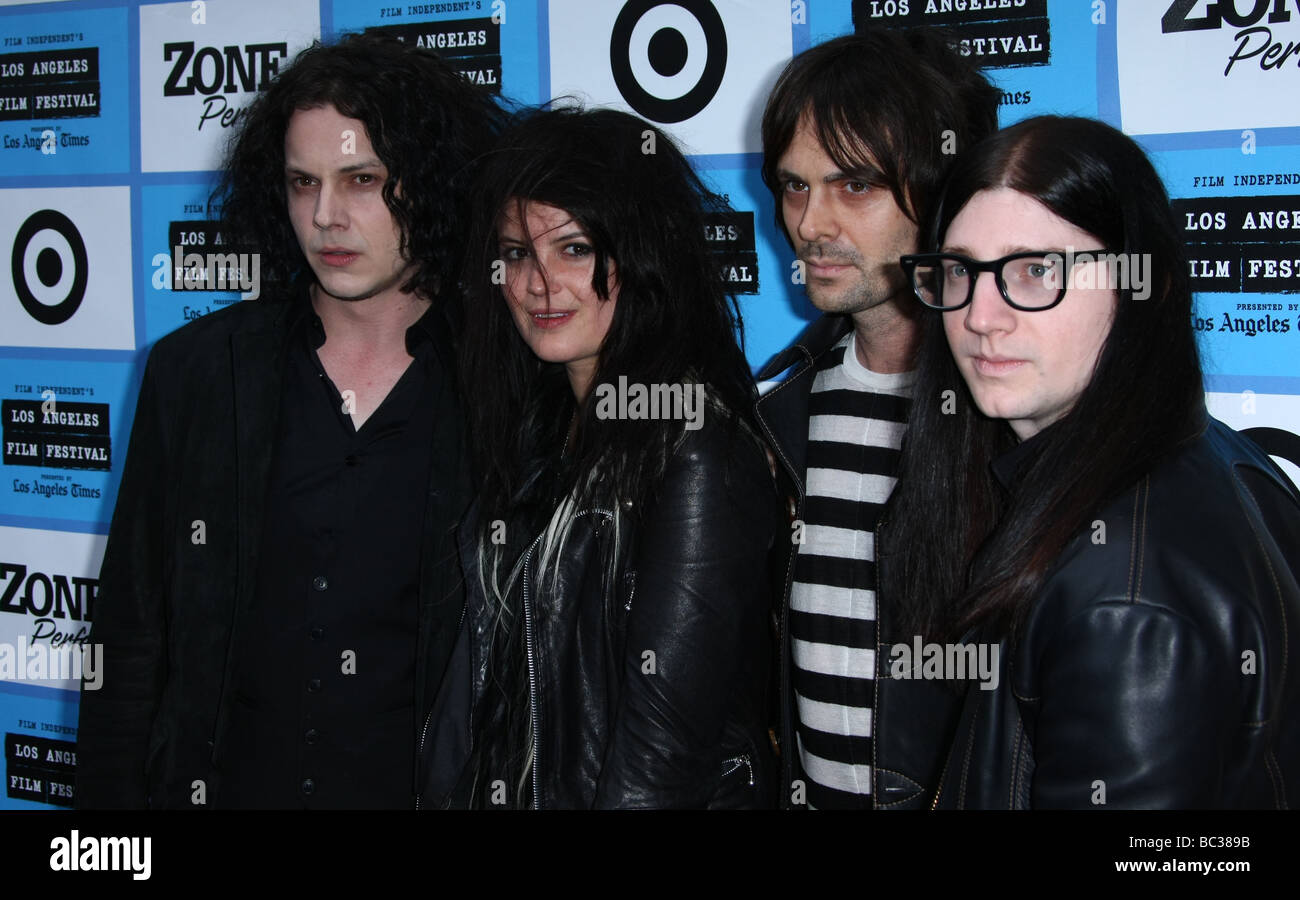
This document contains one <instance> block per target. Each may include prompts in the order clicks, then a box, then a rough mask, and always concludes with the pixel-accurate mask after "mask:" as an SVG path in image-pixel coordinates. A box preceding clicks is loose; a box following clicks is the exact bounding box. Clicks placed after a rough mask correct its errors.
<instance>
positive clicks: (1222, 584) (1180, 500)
mask: <svg viewBox="0 0 1300 900" xmlns="http://www.w3.org/2000/svg"><path fill="white" fill-rule="evenodd" d="M1026 443H1027V444H1028V443H1032V441H1031V442H1026ZM1027 450H1028V448H1026V445H1025V444H1022V445H1021V446H1020V447H1018V448H1017V451H1021V452H1027ZM1016 455H1017V452H1016V451H1012V454H1009V456H1011V457H1012V459H1011V460H1009V461H1008V460H1006V458H1005V457H1004V458H1003V459H1000V460H999V461H998V463H996V464H995V472H996V473H997V474H998V476H999V478H1001V479H1002V480H1003V481H1004V483H1006V481H1007V479H1008V478H1010V477H1014V476H1013V474H1012V473H1013V471H1014V469H1015V462H1016V460H1015V456H1016ZM1097 522H1100V523H1102V525H1103V526H1104V532H1103V531H1102V530H1101V529H1100V528H1099V527H1098V526H1097V525H1096V524H1095V523H1094V525H1093V527H1092V528H1091V529H1088V530H1087V531H1085V533H1083V534H1080V535H1079V536H1078V537H1077V538H1076V539H1075V540H1074V541H1073V542H1072V543H1071V544H1070V545H1068V546H1067V548H1066V549H1065V551H1064V552H1063V553H1062V554H1061V557H1060V559H1059V560H1058V561H1057V563H1056V564H1055V566H1054V569H1053V572H1052V573H1051V574H1050V575H1049V577H1048V580H1047V582H1046V584H1045V586H1044V588H1043V591H1042V593H1041V594H1040V596H1039V597H1038V598H1037V599H1036V601H1035V603H1034V606H1033V608H1032V610H1031V612H1030V613H1029V616H1028V619H1027V622H1026V624H1025V626H1024V628H1023V629H1022V630H1021V631H1019V632H1018V635H1019V639H1018V640H1017V641H1015V642H1012V641H1003V642H1001V644H1000V650H1001V653H1000V663H1001V665H1000V673H999V682H998V687H997V688H996V689H995V690H980V689H979V688H978V686H977V685H975V684H972V685H970V686H969V689H968V691H967V693H966V701H965V706H964V709H963V711H962V714H961V721H960V725H959V728H958V732H957V735H956V737H955V739H953V740H952V741H951V751H950V754H949V758H948V760H947V763H946V769H945V773H944V776H943V779H942V785H941V788H940V790H939V792H938V794H937V796H936V797H935V799H934V804H935V805H936V806H938V807H944V808H946V807H968V808H1001V809H1006V808H1014V809H1023V808H1030V807H1041V808H1045V807H1058V808H1059V807H1076V808H1106V807H1110V808H1115V807H1124V808H1133V807H1138V808H1277V809H1285V808H1289V807H1290V806H1292V805H1294V804H1295V803H1297V802H1298V801H1300V688H1298V684H1300V677H1298V676H1300V669H1298V668H1297V665H1296V661H1295V660H1293V659H1291V653H1292V651H1295V650H1297V649H1298V648H1300V585H1298V583H1297V582H1298V579H1300V495H1297V493H1296V489H1295V488H1294V487H1293V486H1292V485H1291V484H1290V482H1289V481H1288V480H1287V479H1286V477H1285V476H1284V475H1282V474H1281V473H1280V472H1279V471H1278V470H1277V467H1276V466H1274V465H1273V464H1272V462H1271V460H1269V459H1268V457H1267V456H1265V455H1264V453H1263V452H1262V451H1260V450H1259V448H1258V447H1256V446H1255V445H1254V444H1253V443H1251V442H1250V441H1249V440H1247V439H1246V438H1244V437H1242V436H1241V435H1239V434H1237V433H1236V432H1235V431H1233V430H1231V429H1230V428H1228V427H1227V426H1225V425H1224V424H1222V423H1221V422H1218V421H1215V420H1213V419H1209V420H1208V424H1207V428H1206V430H1205V432H1204V433H1203V434H1202V435H1201V436H1200V437H1199V438H1198V439H1197V440H1196V441H1195V442H1193V443H1192V444H1190V445H1189V446H1187V447H1185V448H1184V449H1182V450H1180V451H1179V452H1178V453H1177V454H1176V455H1174V456H1173V457H1172V458H1170V459H1168V460H1167V461H1165V462H1164V463H1162V464H1160V465H1159V466H1157V468H1156V469H1155V470H1154V471H1152V472H1151V473H1150V474H1149V475H1148V476H1147V477H1145V478H1143V479H1142V480H1141V481H1140V482H1139V483H1138V484H1136V485H1134V486H1133V488H1132V489H1130V490H1128V491H1126V492H1125V493H1124V494H1123V495H1122V496H1120V497H1118V498H1116V499H1115V501H1114V502H1112V503H1111V504H1109V506H1108V507H1107V508H1106V509H1105V510H1104V512H1102V514H1101V515H1100V516H1098V519H1097ZM1098 535H1100V537H1101V539H1102V540H1104V542H1102V541H1101V540H1099V539H1098ZM973 639H974V640H976V641H979V640H981V637H980V636H978V635H977V636H973ZM892 725H893V723H892V722H891V723H886V724H884V725H882V728H885V729H888V728H890V727H892Z"/></svg>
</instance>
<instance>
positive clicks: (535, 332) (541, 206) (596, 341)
mask: <svg viewBox="0 0 1300 900" xmlns="http://www.w3.org/2000/svg"><path fill="white" fill-rule="evenodd" d="M519 210H520V204H519V203H518V202H517V201H515V200H513V199H512V200H510V201H509V202H508V203H506V205H505V207H504V208H503V209H502V210H501V217H500V220H499V221H500V225H499V226H498V232H497V238H498V241H499V242H500V254H501V257H500V258H501V260H502V261H503V262H504V263H505V285H504V290H505V296H506V300H507V302H508V303H509V304H510V311H511V313H512V314H513V315H514V319H515V325H516V326H517V327H518V328H519V334H520V335H521V336H522V337H523V339H524V341H525V343H527V344H528V346H529V347H531V348H532V350H533V352H534V353H536V354H537V356H538V357H539V358H540V359H542V360H544V361H546V362H552V363H563V364H564V366H565V368H566V369H567V370H568V373H569V383H570V385H572V387H573V392H574V394H575V395H576V396H577V397H578V398H579V399H582V398H584V397H585V396H586V394H587V391H588V389H589V388H590V386H591V380H592V378H593V377H594V376H595V373H596V361H597V357H598V356H599V354H600V347H601V344H602V343H603V342H604V340H605V335H606V334H607V333H608V332H609V324H610V322H611V321H612V320H613V318H614V307H615V304H616V303H617V301H618V285H617V278H616V273H615V272H614V266H613V265H612V263H611V265H610V285H609V299H608V300H601V299H600V298H599V297H598V296H597V295H596V291H595V290H594V289H593V288H592V286H591V276H592V272H593V271H594V268H595V265H596V256H595V251H594V250H593V248H592V245H591V241H590V239H589V238H588V237H587V233H586V232H585V231H583V229H582V226H581V225H579V224H578V223H577V222H576V221H575V220H574V218H573V217H572V216H570V215H569V214H568V213H567V212H565V211H564V210H562V209H557V208H556V207H554V206H548V205H547V204H545V203H536V202H533V201H531V200H530V201H527V202H526V203H524V204H523V220H524V221H522V222H521V221H520V213H519Z"/></svg>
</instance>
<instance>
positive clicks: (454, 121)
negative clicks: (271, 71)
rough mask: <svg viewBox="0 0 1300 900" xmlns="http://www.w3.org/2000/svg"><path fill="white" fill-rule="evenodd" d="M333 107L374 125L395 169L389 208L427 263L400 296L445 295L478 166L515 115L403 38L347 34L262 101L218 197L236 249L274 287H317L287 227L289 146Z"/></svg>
mask: <svg viewBox="0 0 1300 900" xmlns="http://www.w3.org/2000/svg"><path fill="white" fill-rule="evenodd" d="M326 105H330V106H333V107H334V108H335V109H337V110H338V111H339V112H340V113H341V114H342V115H344V116H346V117H348V118H352V119H357V120H359V121H361V122H362V123H363V124H364V125H365V126H366V132H367V134H368V135H369V137H370V142H371V144H372V145H373V146H374V148H375V153H377V154H378V156H379V159H380V160H381V161H382V162H383V164H384V166H385V167H387V169H388V175H389V178H388V181H387V182H386V183H385V184H384V187H383V197H384V202H385V203H386V204H388V208H389V209H390V210H391V211H392V214H393V218H394V220H395V221H396V222H397V224H398V226H399V228H400V230H401V233H402V251H403V253H405V254H406V255H407V257H408V258H410V259H412V260H414V261H415V262H416V263H417V266H416V268H415V273H414V274H413V275H412V277H411V279H410V280H409V281H408V282H407V283H406V284H404V285H403V286H402V289H403V290H406V291H417V292H419V293H421V294H423V295H424V296H426V297H429V298H433V297H435V296H437V294H438V292H439V288H440V287H446V286H447V285H449V284H454V283H455V278H456V275H457V268H458V266H459V264H460V260H461V258H462V256H463V253H464V249H463V248H464V243H463V242H464V222H465V221H466V219H467V218H468V214H469V195H468V187H469V184H470V183H471V181H472V178H473V167H474V164H475V162H476V161H477V160H479V159H480V157H481V156H482V154H483V152H484V151H485V150H486V149H487V147H488V146H490V144H491V141H492V140H493V138H494V137H495V135H496V134H497V133H498V132H499V131H500V128H501V126H502V125H503V123H504V119H505V114H504V113H503V112H502V110H501V108H500V107H498V106H497V104H496V103H495V102H494V101H493V99H492V96H491V95H490V94H489V93H487V91H485V90H484V89H483V88H481V87H479V86H477V85H474V84H471V83H470V82H468V81H466V80H465V79H464V78H463V77H461V76H460V75H459V74H458V73H457V72H456V71H455V70H454V69H453V68H451V66H449V65H448V64H447V63H446V62H444V61H443V60H442V59H440V58H439V57H438V56H437V54H435V53H433V52H432V51H430V50H424V49H420V48H417V47H415V46H414V45H413V44H407V43H404V42H402V41H399V40H396V39H395V38H391V37H386V36H382V35H374V34H349V35H345V36H344V37H343V39H342V40H340V41H339V42H338V43H337V44H333V45H329V46H326V45H323V44H321V43H320V42H319V41H318V42H316V43H314V44H312V46H310V47H308V48H307V49H305V50H303V51H302V52H301V53H299V54H298V55H297V57H296V58H295V59H294V61H293V64H292V65H290V66H289V68H287V69H285V70H284V71H283V72H281V73H280V74H279V75H277V76H276V78H275V79H274V80H273V81H272V82H271V84H270V85H268V86H267V88H266V90H265V91H263V92H262V93H261V94H259V95H258V96H257V98H256V99H255V100H254V101H253V103H252V104H251V105H250V106H249V108H248V110H247V112H246V114H245V116H244V123H243V127H242V128H241V129H240V130H239V131H238V132H237V133H236V134H235V136H234V137H233V138H232V139H231V142H230V144H229V146H228V147H227V151H226V161H225V166H224V171H223V173H222V176H221V180H220V182H219V183H218V185H217V188H216V190H215V191H214V193H213V195H212V197H211V198H210V203H211V204H213V205H219V206H220V216H221V220H222V227H223V230H224V231H225V232H226V234H227V236H228V237H227V240H228V241H230V242H232V243H237V244H238V245H239V246H241V247H248V248H249V249H251V250H257V251H260V252H261V253H262V265H261V272H262V276H263V277H264V278H266V279H267V280H268V281H270V282H272V283H278V284H284V285H287V286H289V287H290V288H291V289H292V288H298V287H300V286H302V285H304V284H307V283H310V282H311V280H312V278H313V276H312V272H311V268H310V266H308V264H307V259H306V257H305V256H303V252H302V248H301V247H300V246H299V244H298V238H297V236H296V235H295V234H294V230H293V226H292V225H291V224H290V222H289V215H288V199H287V194H286V182H285V172H284V136H285V132H286V131H287V130H288V127H289V119H290V118H291V117H292V116H293V114H294V113H295V112H296V111H298V110H300V109H312V108H315V107H320V106H326ZM399 187H400V188H401V190H400V193H399V190H398V189H399ZM291 293H292V290H291V291H274V292H272V294H273V295H274V296H276V297H279V298H283V297H286V296H289V295H291ZM264 296H265V295H264Z"/></svg>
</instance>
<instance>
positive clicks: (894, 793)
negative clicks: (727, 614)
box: [755, 315, 960, 809]
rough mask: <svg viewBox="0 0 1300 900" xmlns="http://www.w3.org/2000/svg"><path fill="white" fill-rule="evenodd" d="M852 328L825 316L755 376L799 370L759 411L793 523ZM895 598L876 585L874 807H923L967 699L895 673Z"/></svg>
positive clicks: (779, 552) (792, 547)
mask: <svg viewBox="0 0 1300 900" xmlns="http://www.w3.org/2000/svg"><path fill="white" fill-rule="evenodd" d="M852 328H853V323H852V320H851V319H850V318H849V317H848V316H840V315H824V316H822V317H821V318H819V319H817V320H815V321H814V322H812V323H811V324H810V325H809V326H808V327H807V328H805V329H804V331H803V333H801V334H800V335H799V337H798V338H796V339H795V341H794V343H792V344H791V345H790V346H789V347H787V348H786V349H785V350H783V351H782V352H781V353H779V354H777V356H776V357H774V358H773V360H772V361H771V362H770V363H768V364H767V365H766V366H765V367H764V368H763V370H762V371H761V372H759V373H758V375H757V376H756V377H757V378H758V380H759V381H760V382H762V381H770V380H772V379H774V378H776V377H777V376H778V375H780V374H781V373H782V372H785V371H786V370H787V369H791V368H792V367H793V370H792V371H791V372H790V373H789V375H787V376H786V378H785V379H784V380H782V381H781V383H780V384H778V385H776V386H775V387H773V388H772V389H771V390H770V391H768V392H767V393H766V394H764V395H763V396H762V397H760V398H759V400H758V402H757V404H756V406H755V411H756V413H757V416H758V420H759V424H760V425H761V426H762V429H763V433H764V436H765V437H766V438H767V440H768V443H769V444H771V447H772V451H773V453H774V454H775V456H776V459H777V461H778V463H779V466H778V473H777V474H778V485H779V488H780V490H781V493H782V495H783V496H784V498H785V502H786V505H787V509H786V511H787V513H788V514H789V520H790V521H791V522H793V521H795V520H800V521H802V519H803V515H804V499H805V498H804V485H805V482H806V477H807V471H808V463H807V459H808V452H807V451H808V417H809V411H808V398H809V396H810V395H811V393H812V386H813V380H814V378H815V377H816V374H817V363H818V361H819V360H820V359H821V357H822V356H823V355H825V354H826V353H827V352H829V351H830V350H831V349H832V348H833V347H834V346H835V345H836V343H838V342H839V340H840V339H841V338H843V337H844V335H846V334H848V333H849V332H850V331H851V330H852ZM887 518H888V511H886V513H885V516H884V517H883V518H882V520H881V522H880V523H879V524H878V525H877V527H876V547H877V548H880V547H882V545H883V542H884V539H885V532H886V528H887V526H888V521H887ZM790 534H791V531H790V530H789V528H788V527H787V528H786V529H783V535H782V538H781V539H779V540H777V541H776V542H775V543H774V544H773V551H772V554H771V557H770V560H769V565H770V575H769V577H770V578H771V581H772V583H773V584H774V585H775V586H776V590H777V591H778V592H779V598H780V605H779V607H778V608H777V610H776V615H777V620H778V623H779V624H778V632H779V641H778V643H779V654H778V660H777V672H778V677H777V692H776V693H777V697H778V701H779V709H778V710H777V711H776V714H775V715H776V718H777V721H778V726H777V739H778V744H779V747H780V754H781V779H780V784H781V787H780V798H779V799H780V802H781V805H782V806H783V807H786V808H802V804H803V803H804V799H803V798H804V793H803V791H802V790H801V789H800V784H801V782H802V781H803V773H802V771H801V768H800V763H799V750H798V745H797V744H796V742H795V737H794V734H795V721H794V717H795V715H796V708H795V700H794V688H793V685H792V683H791V673H790V668H791V664H792V650H791V643H790V629H789V610H790V591H791V588H792V587H793V584H794V564H795V557H796V554H797V551H798V545H797V544H795V543H794V542H793V541H792V540H791V539H790V537H789V536H790ZM886 564H887V561H886V560H885V559H883V558H882V554H881V553H880V552H879V551H878V552H877V562H876V577H877V583H883V580H884V574H883V573H884V567H885V566H886ZM888 600H889V598H887V597H884V596H883V594H881V593H880V592H877V604H876V670H877V671H876V696H875V702H874V706H873V710H872V729H871V730H872V735H871V736H872V754H873V760H872V766H871V794H872V806H873V807H874V808H877V809H916V808H921V807H924V806H925V805H926V804H928V803H929V801H930V798H931V797H932V796H933V794H934V790H935V788H936V786H937V784H938V778H939V775H940V773H941V771H942V768H943V763H944V752H945V751H946V749H947V745H946V744H938V743H935V741H934V737H935V735H950V734H951V733H952V730H953V728H955V726H956V721H957V713H958V712H959V710H960V696H959V695H956V694H954V693H953V692H952V691H951V689H949V688H946V687H945V686H943V685H941V684H940V683H938V682H935V681H927V680H922V679H915V680H897V681H895V680H890V679H886V678H883V677H882V673H883V674H885V675H887V674H888V662H889V648H890V647H891V646H892V645H893V644H895V643H910V642H911V640H912V638H911V637H910V636H908V635H903V634H895V633H894V618H893V616H891V615H890V610H889V608H888V605H887V603H888ZM904 719H905V720H907V721H908V722H910V723H912V725H913V727H910V728H907V729H894V728H891V727H890V726H891V723H893V722H895V721H899V720H904Z"/></svg>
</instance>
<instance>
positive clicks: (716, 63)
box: [609, 0, 727, 124]
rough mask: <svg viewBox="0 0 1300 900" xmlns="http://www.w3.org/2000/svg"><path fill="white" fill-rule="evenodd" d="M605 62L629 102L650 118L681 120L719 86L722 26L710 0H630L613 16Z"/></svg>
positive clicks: (724, 58)
mask: <svg viewBox="0 0 1300 900" xmlns="http://www.w3.org/2000/svg"><path fill="white" fill-rule="evenodd" d="M609 67H610V71H612V72H613V73H614V83H615V84H616V85H618V90H619V93H620V94H622V95H623V99H624V100H626V101H627V104H628V106H630V107H632V108H633V109H634V110H636V111H637V112H638V113H640V114H641V115H642V116H644V117H645V118H647V119H650V120H652V121H654V122H662V123H664V124H672V123H674V122H683V121H685V120H686V119H689V118H691V117H692V116H696V115H698V114H699V113H701V112H702V111H703V110H704V108H705V107H706V106H708V105H709V103H710V101H712V100H713V98H714V97H715V96H716V95H717V93H718V88H720V87H721V86H722V76H723V75H724V74H726V71H727V29H726V26H725V25H723V23H722V16H720V15H719V14H718V10H717V9H716V8H715V7H714V5H713V4H712V3H710V2H709V0H671V2H669V0H633V2H631V3H628V4H627V5H626V6H624V7H623V9H622V10H621V11H620V12H619V14H618V18H617V19H615V20H614V30H613V32H612V33H611V34H610V38H609Z"/></svg>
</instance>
